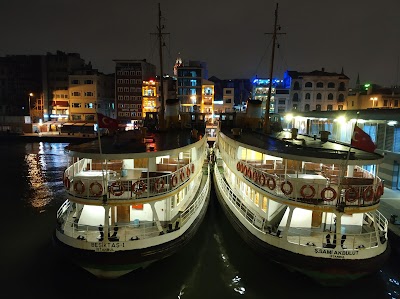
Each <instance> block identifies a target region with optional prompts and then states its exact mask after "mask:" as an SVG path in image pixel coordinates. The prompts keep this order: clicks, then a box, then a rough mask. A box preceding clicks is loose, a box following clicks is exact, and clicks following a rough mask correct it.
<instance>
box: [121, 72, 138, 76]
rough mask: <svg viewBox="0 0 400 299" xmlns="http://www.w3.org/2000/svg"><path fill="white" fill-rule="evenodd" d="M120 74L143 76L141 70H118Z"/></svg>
mask: <svg viewBox="0 0 400 299" xmlns="http://www.w3.org/2000/svg"><path fill="white" fill-rule="evenodd" d="M117 75H118V76H141V75H142V72H141V71H118V72H117Z"/></svg>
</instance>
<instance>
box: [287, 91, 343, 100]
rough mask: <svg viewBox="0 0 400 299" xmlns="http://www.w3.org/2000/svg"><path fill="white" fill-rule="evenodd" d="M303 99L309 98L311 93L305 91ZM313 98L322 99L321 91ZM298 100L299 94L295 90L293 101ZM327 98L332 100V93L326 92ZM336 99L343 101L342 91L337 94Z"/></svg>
mask: <svg viewBox="0 0 400 299" xmlns="http://www.w3.org/2000/svg"><path fill="white" fill-rule="evenodd" d="M305 99H306V100H311V94H310V93H308V92H307V93H306V94H305ZM315 99H316V100H322V94H321V93H317V95H316V97H315ZM298 100H299V94H298V93H297V92H296V93H294V94H293V101H298ZM328 100H333V93H329V94H328ZM338 101H344V94H342V93H341V94H339V97H338Z"/></svg>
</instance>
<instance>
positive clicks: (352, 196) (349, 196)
mask: <svg viewBox="0 0 400 299" xmlns="http://www.w3.org/2000/svg"><path fill="white" fill-rule="evenodd" d="M344 198H345V199H346V201H348V202H354V201H356V200H357V198H358V192H357V190H356V189H354V187H350V188H348V189H347V190H346V192H345V193H344Z"/></svg>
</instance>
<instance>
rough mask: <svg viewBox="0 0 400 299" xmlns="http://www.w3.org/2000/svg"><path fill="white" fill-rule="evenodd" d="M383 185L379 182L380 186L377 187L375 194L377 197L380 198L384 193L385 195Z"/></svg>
mask: <svg viewBox="0 0 400 299" xmlns="http://www.w3.org/2000/svg"><path fill="white" fill-rule="evenodd" d="M383 190H384V189H383V186H382V183H381V184H379V186H378V187H377V188H376V193H375V196H376V198H377V199H379V198H380V197H381V196H382V195H383Z"/></svg>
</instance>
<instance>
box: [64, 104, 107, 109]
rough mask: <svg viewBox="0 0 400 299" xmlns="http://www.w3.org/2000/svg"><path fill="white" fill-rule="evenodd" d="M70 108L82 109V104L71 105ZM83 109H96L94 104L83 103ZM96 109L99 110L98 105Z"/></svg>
mask: <svg viewBox="0 0 400 299" xmlns="http://www.w3.org/2000/svg"><path fill="white" fill-rule="evenodd" d="M71 107H72V108H82V103H71ZM83 107H85V108H88V109H94V108H96V104H95V103H84V105H83ZM98 108H100V105H98Z"/></svg>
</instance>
